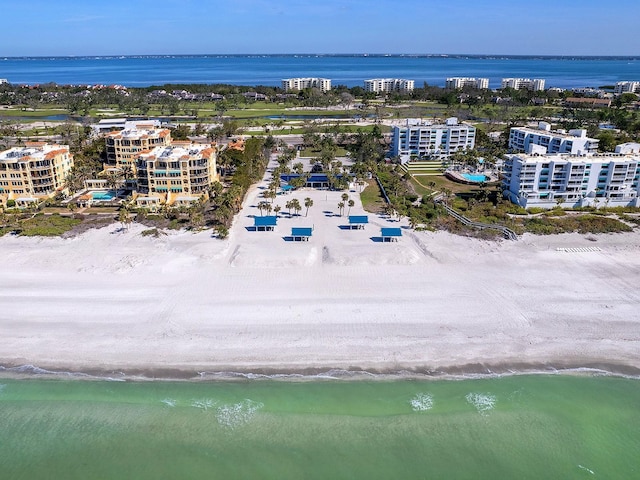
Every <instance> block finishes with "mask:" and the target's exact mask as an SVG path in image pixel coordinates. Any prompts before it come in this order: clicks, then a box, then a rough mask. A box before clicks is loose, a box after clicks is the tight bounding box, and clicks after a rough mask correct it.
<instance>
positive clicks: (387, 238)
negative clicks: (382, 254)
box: [380, 228, 402, 242]
mask: <svg viewBox="0 0 640 480" xmlns="http://www.w3.org/2000/svg"><path fill="white" fill-rule="evenodd" d="M380 236H381V237H382V241H383V242H397V241H398V238H399V237H401V236H402V230H401V229H399V228H382V229H381V232H380Z"/></svg>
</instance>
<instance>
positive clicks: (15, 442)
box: [0, 375, 640, 480]
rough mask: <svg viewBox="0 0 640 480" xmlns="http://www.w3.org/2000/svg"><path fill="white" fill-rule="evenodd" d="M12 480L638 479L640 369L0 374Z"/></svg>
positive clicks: (2, 463)
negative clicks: (192, 377)
mask: <svg viewBox="0 0 640 480" xmlns="http://www.w3.org/2000/svg"><path fill="white" fill-rule="evenodd" d="M0 385H1V386H0V478H3V479H29V480H33V479H49V478H65V479H88V478H100V479H122V478H136V479H162V478H171V479H175V478H185V479H186V478H203V479H204V478H206V479H217V478H220V479H222V478H224V479H233V478H256V479H257V478H260V479H263V478H264V479H301V478H306V479H329V478H330V479H340V478H344V479H399V478H402V479H425V478H434V479H435V478H452V479H453V478H455V479H498V478H517V479H540V478H558V479H560V478H562V479H574V478H575V479H581V478H610V479H633V478H640V454H639V452H640V380H638V379H631V378H620V377H612V376H591V375H585V376H571V375H516V376H503V377H485V378H475V379H463V380H408V379H398V380H395V381H389V380H374V381H368V380H366V381H346V380H323V379H315V380H314V381H299V382H293V381H279V380H248V381H234V382H226V381H214V382H205V381H196V382H161V381H147V382H116V381H78V380H59V379H55V380H47V379H40V378H38V379H21V380H15V379H0Z"/></svg>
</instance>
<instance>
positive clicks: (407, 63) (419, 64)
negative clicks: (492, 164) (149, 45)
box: [0, 55, 640, 88]
mask: <svg viewBox="0 0 640 480" xmlns="http://www.w3.org/2000/svg"><path fill="white" fill-rule="evenodd" d="M458 76H462V77H487V78H489V80H490V87H491V88H498V87H499V86H500V81H501V79H502V78H503V77H535V78H545V79H546V80H547V82H546V86H547V87H561V88H571V87H588V86H590V87H598V86H601V85H611V84H613V83H615V82H616V81H620V80H640V57H604V58H602V57H599V58H596V57H493V56H416V55H393V56H387V55H197V56H189V55H184V56H139V57H136V56H127V57H3V58H0V78H7V79H8V80H9V81H10V82H12V83H16V84H38V83H46V82H56V83H59V84H120V85H126V86H132V87H140V86H149V85H163V84H167V83H173V84H175V83H226V84H234V85H271V86H279V85H280V81H281V80H282V79H283V78H289V77H326V78H330V79H332V81H333V84H334V85H339V84H342V85H347V86H349V87H353V86H356V85H360V86H363V85H364V83H363V82H364V80H365V79H368V78H378V77H394V78H409V79H414V80H415V82H416V86H422V84H423V82H427V83H428V84H430V85H438V86H444V83H445V79H446V78H447V77H458Z"/></svg>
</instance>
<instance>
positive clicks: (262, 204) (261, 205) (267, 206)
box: [258, 202, 271, 216]
mask: <svg viewBox="0 0 640 480" xmlns="http://www.w3.org/2000/svg"><path fill="white" fill-rule="evenodd" d="M258 210H260V216H262V215H263V211H264V210H267V211H268V212H270V211H271V204H270V203H269V202H259V203H258Z"/></svg>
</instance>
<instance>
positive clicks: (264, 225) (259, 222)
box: [253, 215, 278, 232]
mask: <svg viewBox="0 0 640 480" xmlns="http://www.w3.org/2000/svg"><path fill="white" fill-rule="evenodd" d="M277 224H278V217H276V216H274V215H268V216H266V217H253V226H254V228H255V230H257V231H259V232H260V231H262V232H266V231H270V232H272V231H273V230H274V228H275V227H276V225H277Z"/></svg>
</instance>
